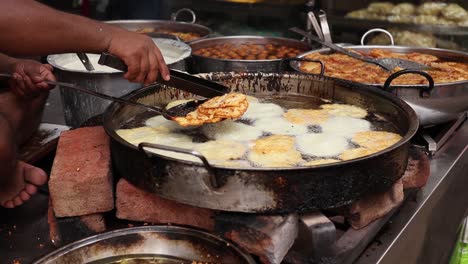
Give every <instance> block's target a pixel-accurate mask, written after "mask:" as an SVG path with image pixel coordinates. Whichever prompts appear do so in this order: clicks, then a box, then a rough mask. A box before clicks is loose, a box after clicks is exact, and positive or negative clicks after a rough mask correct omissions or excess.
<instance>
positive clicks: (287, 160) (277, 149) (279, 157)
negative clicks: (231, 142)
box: [248, 135, 303, 167]
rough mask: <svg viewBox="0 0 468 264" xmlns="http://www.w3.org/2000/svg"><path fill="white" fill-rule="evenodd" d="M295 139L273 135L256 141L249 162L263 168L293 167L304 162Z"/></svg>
mask: <svg viewBox="0 0 468 264" xmlns="http://www.w3.org/2000/svg"><path fill="white" fill-rule="evenodd" d="M294 143H295V140H294V137H291V136H284V135H273V136H269V137H264V138H261V139H257V140H256V141H254V146H253V147H252V149H251V151H250V153H249V156H248V158H249V160H250V161H251V162H252V163H254V164H256V165H257V166H261V167H292V166H294V165H296V164H298V163H300V162H303V159H302V155H301V153H300V152H299V151H297V150H296V148H295V146H294Z"/></svg>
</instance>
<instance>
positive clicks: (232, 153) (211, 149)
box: [195, 140, 247, 162]
mask: <svg viewBox="0 0 468 264" xmlns="http://www.w3.org/2000/svg"><path fill="white" fill-rule="evenodd" d="M195 150H197V151H199V152H200V153H201V154H203V156H205V158H207V159H208V160H209V161H214V162H225V161H228V160H235V159H239V158H241V157H242V156H244V154H245V152H246V151H247V147H246V146H245V145H244V144H242V143H238V142H235V141H227V140H213V141H208V142H205V143H202V144H198V145H196V146H195ZM220 150H221V151H220Z"/></svg>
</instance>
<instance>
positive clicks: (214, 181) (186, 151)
mask: <svg viewBox="0 0 468 264" xmlns="http://www.w3.org/2000/svg"><path fill="white" fill-rule="evenodd" d="M145 148H153V149H159V150H165V151H172V152H177V153H182V154H187V155H191V156H194V157H197V158H198V159H200V160H201V162H202V163H203V165H204V166H205V169H206V170H207V171H208V175H209V180H210V186H208V187H209V188H210V189H211V190H214V189H216V188H219V184H218V180H217V178H216V173H215V170H214V168H213V167H212V166H211V165H210V163H209V162H208V160H207V159H206V157H205V156H203V154H201V153H200V152H198V151H196V150H190V149H183V148H177V147H170V146H166V145H160V144H153V143H147V142H142V143H140V144H138V149H139V150H140V151H141V152H143V153H145V155H146V156H147V157H151V155H150V154H149V153H148V152H147V151H146V150H145ZM156 155H158V154H156Z"/></svg>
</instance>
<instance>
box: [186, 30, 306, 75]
mask: <svg viewBox="0 0 468 264" xmlns="http://www.w3.org/2000/svg"><path fill="white" fill-rule="evenodd" d="M228 43H229V44H238V45H241V44H274V45H284V46H288V47H293V48H299V49H302V50H310V48H311V47H310V46H309V44H307V43H305V42H302V41H299V40H295V39H287V38H276V37H259V36H230V37H218V38H207V39H202V40H197V41H194V42H192V43H190V46H191V47H192V50H193V51H195V50H198V49H202V48H207V47H212V46H215V45H219V44H228ZM288 65H289V64H288V63H285V61H284V60H282V59H275V60H226V59H214V58H209V57H204V56H200V55H196V54H192V67H191V68H190V70H191V72H193V73H208V72H282V71H284V70H286V69H289V66H288Z"/></svg>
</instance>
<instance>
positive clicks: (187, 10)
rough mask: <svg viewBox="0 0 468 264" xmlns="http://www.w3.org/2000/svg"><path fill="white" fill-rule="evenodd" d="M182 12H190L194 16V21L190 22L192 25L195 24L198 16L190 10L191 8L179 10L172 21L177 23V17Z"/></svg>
mask: <svg viewBox="0 0 468 264" xmlns="http://www.w3.org/2000/svg"><path fill="white" fill-rule="evenodd" d="M182 12H188V13H189V14H190V15H191V16H192V21H190V22H188V23H190V24H194V23H195V22H196V21H197V15H196V14H195V12H194V11H193V10H192V9H190V8H182V9H179V10H177V11H176V12H175V13H174V14H172V15H171V20H172V21H177V17H178V16H179V14H180V13H182Z"/></svg>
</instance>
